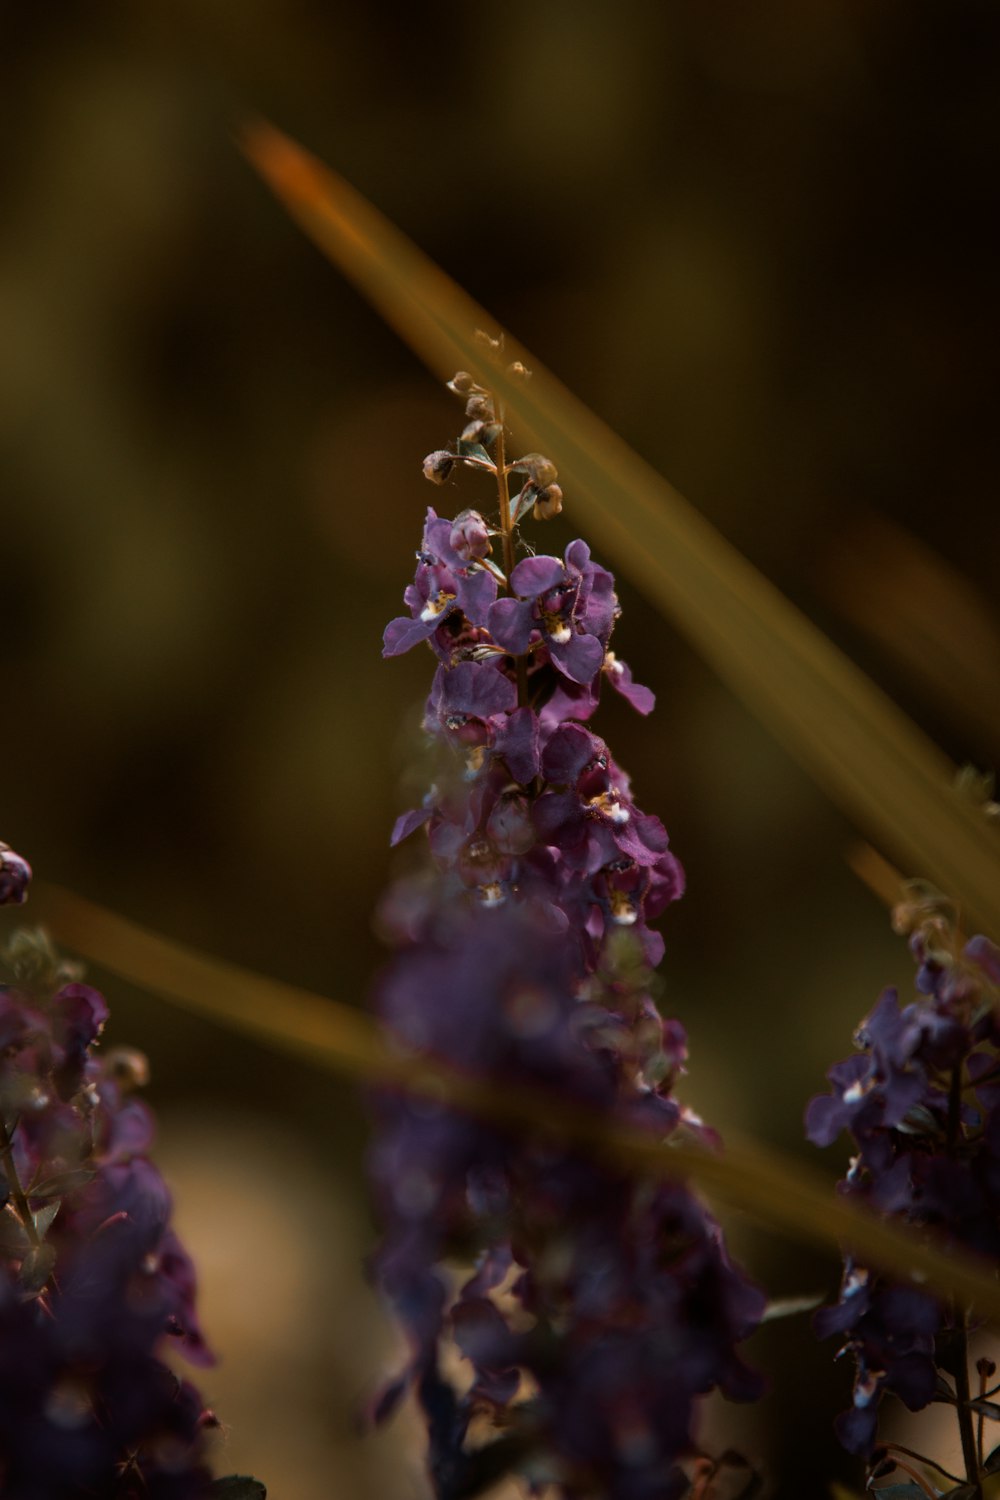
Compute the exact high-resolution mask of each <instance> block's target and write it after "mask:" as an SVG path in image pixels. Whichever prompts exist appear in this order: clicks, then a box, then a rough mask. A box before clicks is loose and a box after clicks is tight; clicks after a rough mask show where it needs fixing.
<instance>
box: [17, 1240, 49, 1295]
mask: <svg viewBox="0 0 1000 1500" xmlns="http://www.w3.org/2000/svg"><path fill="white" fill-rule="evenodd" d="M55 1263H56V1251H55V1246H54V1245H34V1246H32V1248H31V1249H30V1250H29V1251H28V1253H27V1255H26V1256H25V1257H24V1259H23V1261H22V1262H21V1270H20V1272H19V1274H18V1278H17V1279H18V1283H19V1285H20V1288H21V1291H22V1292H23V1293H24V1294H25V1296H27V1297H37V1296H38V1293H39V1292H41V1291H43V1290H44V1289H45V1287H46V1285H47V1284H48V1279H49V1277H50V1276H51V1275H52V1269H53V1267H54V1266H55Z"/></svg>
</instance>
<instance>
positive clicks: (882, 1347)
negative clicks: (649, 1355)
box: [806, 914, 1000, 1455]
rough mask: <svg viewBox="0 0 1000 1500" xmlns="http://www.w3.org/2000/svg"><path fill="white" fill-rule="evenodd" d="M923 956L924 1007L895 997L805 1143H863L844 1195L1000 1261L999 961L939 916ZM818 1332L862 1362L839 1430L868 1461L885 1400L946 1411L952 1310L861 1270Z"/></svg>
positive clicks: (921, 939)
mask: <svg viewBox="0 0 1000 1500" xmlns="http://www.w3.org/2000/svg"><path fill="white" fill-rule="evenodd" d="M942 939H944V941H942ZM911 948H912V950H913V953H914V957H915V958H916V960H917V963H918V972H917V976H916V988H917V991H918V995H919V998H918V999H916V1000H915V1001H913V1002H912V1003H910V1004H909V1005H905V1006H901V1005H900V1002H899V997H898V995H897V993H896V991H895V990H886V991H884V993H883V994H882V996H881V997H880V999H879V1001H878V1004H877V1005H876V1006H875V1009H874V1010H873V1011H872V1012H871V1014H870V1015H869V1016H868V1017H867V1018H866V1019H865V1020H864V1021H863V1022H862V1023H861V1025H860V1026H859V1027H858V1030H857V1032H856V1034H855V1042H856V1045H857V1047H858V1049H859V1050H858V1051H857V1052H856V1053H855V1054H854V1056H853V1057H850V1058H848V1059H846V1060H845V1061H844V1062H840V1063H836V1064H835V1065H834V1066H833V1067H832V1068H831V1069H830V1071H829V1073H828V1075H827V1076H828V1078H829V1080H830V1083H831V1085H832V1088H831V1092H830V1093H829V1094H825V1095H821V1096H820V1097H818V1098H816V1099H813V1100H812V1101H811V1103H810V1104H809V1107H808V1109H807V1111H806V1133H807V1135H808V1136H809V1138H810V1140H812V1141H813V1142H814V1143H815V1144H816V1145H819V1146H827V1145H830V1144H831V1143H832V1142H833V1141H834V1140H835V1139H836V1137H837V1136H838V1135H839V1134H840V1132H841V1131H847V1132H848V1134H849V1135H850V1136H851V1137H852V1139H853V1143H854V1146H855V1149H856V1153H857V1154H856V1155H855V1156H854V1157H853V1159H852V1163H851V1167H850V1170H849V1172H848V1174H847V1177H846V1178H845V1180H844V1181H843V1182H842V1183H841V1184H840V1187H841V1190H842V1191H843V1192H847V1193H850V1194H851V1195H854V1196H859V1197H861V1198H864V1199H865V1200H867V1202H868V1203H869V1204H870V1206H871V1207H872V1208H874V1209H876V1210H877V1211H878V1212H880V1213H884V1214H890V1215H894V1216H898V1217H901V1218H903V1219H905V1220H907V1221H908V1222H910V1223H913V1224H918V1225H933V1226H934V1227H935V1229H936V1230H937V1231H938V1233H939V1234H943V1235H945V1236H946V1237H948V1238H950V1239H951V1240H952V1241H954V1242H955V1243H958V1244H961V1245H963V1246H965V1247H966V1248H968V1249H971V1250H975V1251H978V1252H980V1253H982V1254H985V1255H988V1256H990V1257H992V1258H995V1257H996V1256H997V1255H1000V1154H998V1152H1000V1112H998V1110H997V1105H998V1103H1000V1099H998V1098H997V1097H996V1096H995V1095H994V1093H993V1090H992V1088H991V1087H990V1084H989V1082H988V1081H987V1080H988V1079H989V1078H990V1076H991V1075H992V1074H995V1072H996V1068H997V1061H998V1053H997V1047H998V1042H1000V1029H998V1023H997V1019H996V1011H995V1007H994V1005H993V1003H992V1000H993V996H992V994H991V992H990V986H991V985H992V984H993V983H994V982H995V980H994V977H993V976H994V973H995V972H998V971H996V970H995V969H994V963H995V955H996V949H995V948H994V947H993V945H992V944H990V943H988V942H987V941H986V939H984V938H973V939H972V940H971V941H970V942H969V943H968V944H966V946H965V948H964V950H963V951H962V953H961V955H960V956H958V957H956V956H955V954H956V951H957V944H956V943H955V942H954V941H952V940H950V938H949V936H948V934H947V933H943V932H942V924H941V919H940V917H939V916H938V915H937V914H935V915H933V917H932V918H931V919H930V920H926V921H924V922H922V923H921V925H920V926H919V927H918V929H917V931H916V932H915V933H914V935H913V937H912V938H911ZM984 1001H985V1002H986V1003H985V1004H984ZM980 1079H982V1080H984V1086H983V1087H982V1088H981V1089H980V1088H978V1087H977V1081H978V1080H980ZM966 1080H967V1081H968V1085H969V1089H966V1086H965V1085H966ZM815 1327H816V1331H817V1333H818V1334H819V1335H820V1337H828V1336H830V1335H833V1334H836V1335H838V1336H839V1337H840V1338H841V1339H842V1340H844V1341H845V1342H844V1347H845V1348H846V1349H848V1350H850V1352H851V1353H852V1354H853V1356H854V1360H855V1367H856V1375H855V1383H854V1404H853V1406H852V1408H851V1409H850V1411H849V1412H846V1413H844V1414H843V1415H842V1416H841V1417H840V1418H839V1419H838V1422H837V1424H836V1426H837V1432H838V1435H839V1436H840V1439H841V1441H842V1443H843V1444H844V1446H845V1447H847V1448H849V1449H850V1451H852V1452H856V1453H862V1454H866V1455H867V1454H869V1453H871V1451H872V1449H873V1447H874V1445H875V1442H876V1438H877V1425H878V1423H877V1411H878V1406H879V1402H880V1400H881V1397H882V1395H883V1393H884V1392H893V1393H894V1394H896V1395H898V1396H899V1397H900V1399H901V1400H903V1401H904V1403H905V1404H906V1405H907V1406H908V1407H910V1409H911V1410H919V1409H920V1408H922V1407H924V1406H926V1405H927V1404H928V1403H929V1402H930V1401H932V1400H933V1399H934V1397H935V1394H936V1392H937V1389H938V1386H937V1381H938V1375H937V1365H938V1363H940V1362H941V1360H940V1357H939V1350H940V1346H941V1343H942V1340H947V1339H948V1338H949V1337H951V1335H952V1333H953V1331H954V1329H955V1327H956V1324H955V1314H954V1312H953V1310H952V1309H950V1308H944V1307H942V1306H941V1305H940V1304H939V1303H938V1302H937V1301H936V1300H935V1299H933V1298H931V1297H929V1296H927V1295H926V1294H925V1293H923V1292H920V1291H918V1290H917V1289H915V1288H913V1287H901V1286H897V1285H894V1284H893V1283H891V1282H888V1281H886V1280H885V1279H884V1278H882V1277H879V1276H875V1275H874V1274H873V1273H872V1272H870V1271H869V1270H868V1269H866V1268H865V1267H863V1266H858V1265H856V1264H855V1263H854V1261H853V1260H848V1262H847V1265H846V1269H845V1274H844V1280H843V1283H842V1286H841V1290H840V1296H839V1299H838V1301H837V1303H836V1304H834V1305H833V1306H831V1307H828V1308H824V1309H822V1310H821V1311H820V1312H819V1313H817V1314H816V1318H815ZM962 1347H963V1348H964V1335H963V1345H962ZM959 1357H964V1355H962V1356H959Z"/></svg>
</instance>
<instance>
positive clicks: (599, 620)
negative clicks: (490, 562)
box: [487, 541, 617, 684]
mask: <svg viewBox="0 0 1000 1500" xmlns="http://www.w3.org/2000/svg"><path fill="white" fill-rule="evenodd" d="M509 583H510V588H511V591H512V594H513V595H515V596H516V597H512V598H504V599H498V600H497V601H496V603H495V604H493V605H492V606H491V608H490V611H489V614H488V617H487V625H488V628H489V631H490V634H491V635H492V636H493V639H494V640H495V641H496V642H497V644H498V645H499V646H503V648H504V649H505V650H506V651H509V652H510V653H511V654H512V655H514V656H523V655H524V653H525V652H526V651H527V650H528V647H529V644H530V643H531V640H532V639H533V638H534V639H536V640H538V641H540V642H541V643H542V644H543V645H544V646H545V647H546V648H547V650H548V654H549V657H550V659H551V660H552V662H553V663H554V664H555V666H556V667H557V668H558V670H559V671H560V672H561V673H562V675H563V676H564V677H568V678H569V679H570V681H571V682H575V683H580V684H584V683H589V682H592V681H593V679H594V677H595V676H596V675H597V673H598V672H599V671H600V669H601V667H602V665H603V663H604V649H605V645H606V643H607V641H608V638H609V637H610V635H611V627H612V625H613V624H614V620H615V612H616V609H617V600H616V598H615V592H614V579H613V578H612V576H611V574H610V573H608V572H607V571H606V570H605V569H604V568H600V567H597V565H596V564H594V563H592V562H591V561H590V549H589V547H588V546H587V544H586V543H585V542H581V541H576V542H570V544H569V546H568V547H567V548H566V561H565V563H561V562H560V561H559V559H558V558H557V557H526V558H524V559H523V560H522V561H521V562H519V563H518V564H517V566H516V567H515V568H514V569H513V571H512V573H511V575H510V579H509Z"/></svg>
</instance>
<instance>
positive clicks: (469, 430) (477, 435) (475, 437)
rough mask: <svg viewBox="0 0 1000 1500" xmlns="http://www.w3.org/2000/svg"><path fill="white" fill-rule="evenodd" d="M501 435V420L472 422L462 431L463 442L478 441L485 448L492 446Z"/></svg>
mask: <svg viewBox="0 0 1000 1500" xmlns="http://www.w3.org/2000/svg"><path fill="white" fill-rule="evenodd" d="M499 436H500V424H499V422H470V423H469V425H468V427H466V428H464V430H463V432H462V442H463V443H478V444H480V445H481V446H482V447H483V448H490V447H492V445H493V444H494V443H495V442H496V440H497V438H498V437H499Z"/></svg>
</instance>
